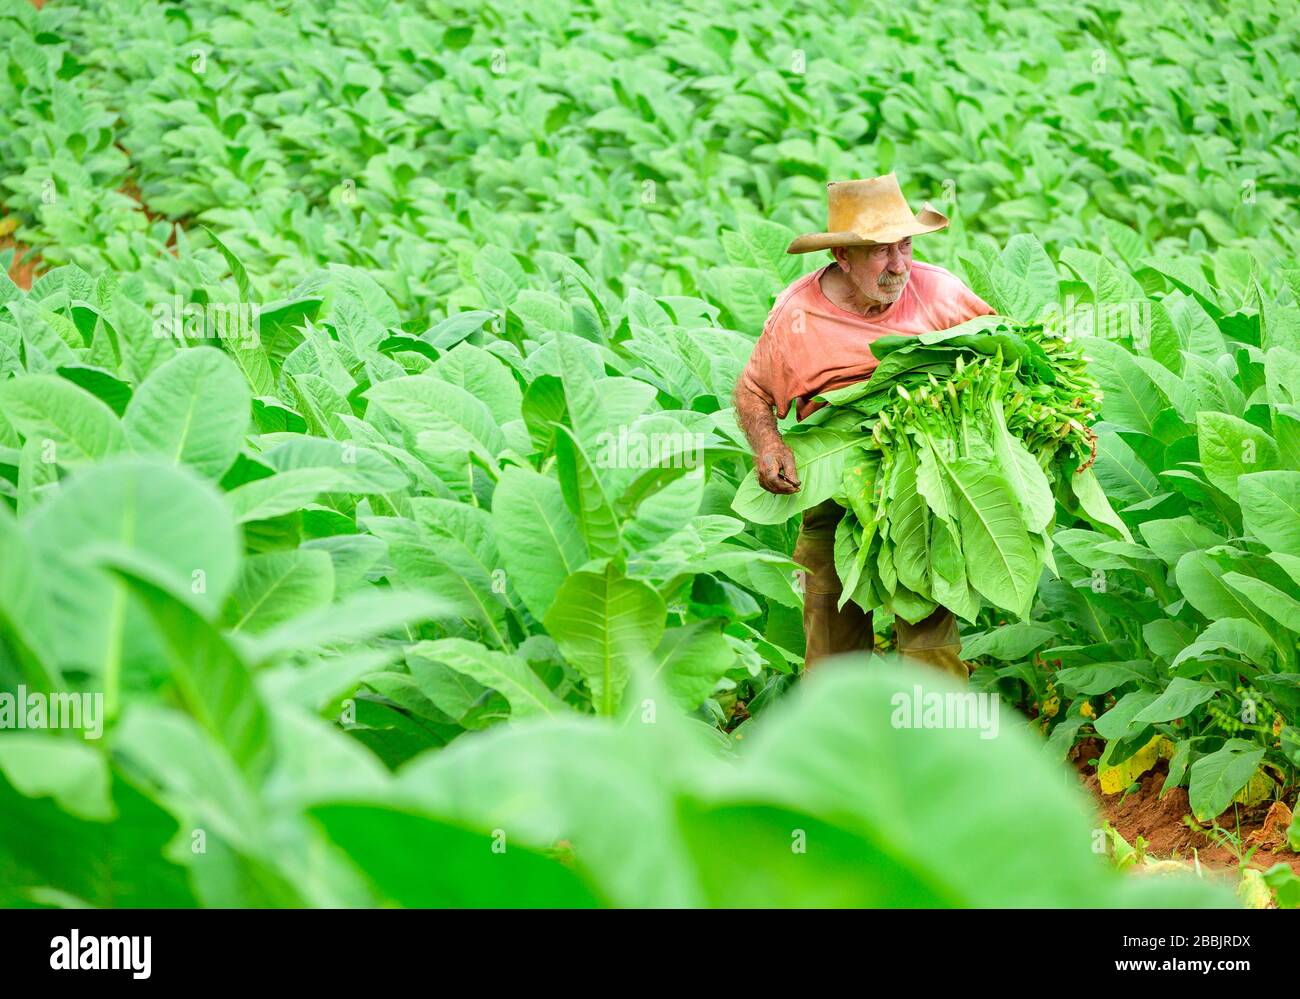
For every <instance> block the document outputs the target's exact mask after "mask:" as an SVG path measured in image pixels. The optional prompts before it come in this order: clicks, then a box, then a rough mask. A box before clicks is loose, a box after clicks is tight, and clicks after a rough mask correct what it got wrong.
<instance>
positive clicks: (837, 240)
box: [785, 202, 948, 253]
mask: <svg viewBox="0 0 1300 999" xmlns="http://www.w3.org/2000/svg"><path fill="white" fill-rule="evenodd" d="M947 225H948V216H947V215H944V214H943V212H939V211H936V210H935V209H934V208H932V207H931V206H930V204H929V203H928V202H927V203H926V206H925V207H924V208H922V209H921V210H920V211H919V212H917V213H916V215H915V217H914V218H913V219H912V221H911V222H903V223H901V224H899V225H892V226H885V227H883V228H881V229H874V230H872V231H871V232H810V233H805V234H804V235H802V236H798V237H796V238H795V240H794V241H793V242H792V243H791V244H790V245H789V246H787V247H786V249H785V252H786V253H812V252H813V251H814V250H831V249H834V248H835V247H837V246H877V245H879V244H881V243H897V242H898V241H899V240H900V239H907V237H908V236H921V235H924V234H925V233H927V232H938V231H939V230H940V229H944V228H946V227H947Z"/></svg>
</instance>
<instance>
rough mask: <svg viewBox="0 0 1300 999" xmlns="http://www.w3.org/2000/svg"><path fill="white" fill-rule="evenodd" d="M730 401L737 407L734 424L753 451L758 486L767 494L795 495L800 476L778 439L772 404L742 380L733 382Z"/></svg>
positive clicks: (791, 457) (790, 455)
mask: <svg viewBox="0 0 1300 999" xmlns="http://www.w3.org/2000/svg"><path fill="white" fill-rule="evenodd" d="M732 400H733V402H734V403H735V405H736V422H737V423H739V424H740V429H741V430H743V431H744V432H745V436H746V437H747V438H749V446H750V448H752V449H753V451H754V469H755V471H756V473H757V475H758V484H759V485H761V486H762V487H763V488H764V489H766V490H767V491H768V492H769V493H794V492H798V491H799V475H798V473H797V471H796V470H795V467H794V455H793V454H791V453H790V449H789V448H788V447H786V444H785V441H783V440H782V439H781V432H780V431H779V430H777V428H776V414H775V413H773V412H772V407H771V405H769V404H768V403H767V401H766V400H764V399H762V398H760V397H759V396H758V394H757V393H755V392H754V390H753V389H750V388H747V387H746V386H745V383H744V381H743V379H742V380H741V381H739V382H737V383H736V391H735V393H734V394H733V396H732ZM783 476H784V477H783Z"/></svg>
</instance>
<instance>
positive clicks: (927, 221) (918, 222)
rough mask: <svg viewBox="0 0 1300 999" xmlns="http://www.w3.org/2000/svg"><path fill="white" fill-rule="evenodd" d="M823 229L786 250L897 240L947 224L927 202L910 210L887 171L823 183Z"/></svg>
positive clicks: (805, 251) (805, 250)
mask: <svg viewBox="0 0 1300 999" xmlns="http://www.w3.org/2000/svg"><path fill="white" fill-rule="evenodd" d="M826 201H827V224H826V232H810V233H807V234H805V235H803V236H800V237H798V238H797V239H796V240H795V241H794V242H793V243H791V244H790V245H789V246H788V247H787V248H786V251H785V252H786V253H811V252H812V251H813V250H829V249H831V247H834V246H873V245H875V244H876V243H897V242H898V241H899V240H900V239H906V238H907V237H908V236H919V235H921V233H924V232H936V231H937V230H939V229H942V228H943V227H944V226H946V225H947V224H948V216H946V215H944V214H943V213H942V212H939V211H937V210H935V208H934V206H933V205H931V204H930V202H928V201H927V202H926V203H925V207H924V208H922V209H921V210H920V211H919V212H915V213H913V211H912V209H911V208H909V207H908V206H907V200H906V199H905V198H904V197H903V192H902V190H901V189H900V188H899V186H898V178H897V177H896V176H895V175H894V174H892V173H887V174H885V175H884V176H883V177H872V178H871V179H870V180H835V181H831V183H829V184H827V185H826Z"/></svg>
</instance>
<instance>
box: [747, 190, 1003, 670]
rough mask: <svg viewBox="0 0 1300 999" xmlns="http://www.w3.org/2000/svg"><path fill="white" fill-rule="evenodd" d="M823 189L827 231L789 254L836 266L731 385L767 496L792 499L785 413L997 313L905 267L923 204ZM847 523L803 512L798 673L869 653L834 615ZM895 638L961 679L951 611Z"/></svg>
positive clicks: (774, 324)
mask: <svg viewBox="0 0 1300 999" xmlns="http://www.w3.org/2000/svg"><path fill="white" fill-rule="evenodd" d="M828 188H829V190H828V196H827V197H828V202H829V213H828V214H829V224H828V226H827V231H826V232H822V233H812V234H809V235H805V236H800V237H799V238H798V239H796V240H795V241H794V242H793V243H791V244H790V246H789V247H788V248H787V250H786V252H787V253H808V252H811V251H814V250H830V251H831V255H832V256H833V257H834V258H835V259H834V262H833V263H832V264H828V265H827V266H825V267H823V268H822V269H821V270H818V271H814V272H813V273H811V274H808V275H805V276H804V277H802V278H800V279H799V280H798V281H796V282H794V284H792V285H790V287H788V288H786V289H785V291H783V292H782V293H781V294H780V295H779V296H778V297H777V300H776V305H775V306H774V307H773V309H772V311H771V313H770V314H769V315H768V317H767V322H766V323H765V324H764V326H763V334H762V336H761V337H760V338H759V340H758V343H757V344H755V346H754V352H753V354H752V355H751V356H750V359H749V363H748V365H747V366H746V367H745V370H744V371H743V372H742V373H741V376H740V380H739V381H738V382H737V384H736V393H735V404H736V419H737V421H738V422H739V423H740V426H741V428H742V429H743V430H744V431H745V436H746V437H748V438H749V443H750V446H751V447H752V448H753V451H754V463H755V465H756V468H757V474H758V481H759V483H760V484H761V485H762V486H763V488H764V489H766V490H767V491H768V492H772V493H793V492H797V491H798V489H799V470H798V469H797V468H795V463H794V456H793V455H792V454H791V453H790V449H789V448H788V447H787V446H786V444H785V442H784V441H783V440H782V439H781V434H780V432H779V431H778V430H777V426H776V419H777V417H784V416H785V415H786V413H787V412H789V409H790V405H791V403H793V404H794V406H795V413H796V416H797V418H798V419H800V420H802V419H804V418H806V417H807V416H808V414H810V413H812V412H813V411H814V410H816V409H818V408H820V406H821V405H822V404H821V403H818V402H815V401H814V399H813V397H814V396H816V395H817V394H818V393H820V392H825V391H828V390H830V389H834V388H840V387H842V386H844V385H851V384H853V383H854V382H860V381H862V380H863V379H864V378H869V377H870V376H871V373H872V372H873V371H874V370H875V368H876V364H877V361H876V358H875V357H874V356H873V355H872V353H871V344H872V342H873V341H875V340H876V339H878V338H879V337H882V336H885V335H886V334H891V333H924V332H927V331H929V330H941V329H948V328H949V327H952V326H956V325H957V324H958V323H963V322H965V321H966V320H968V319H973V318H974V317H976V316H981V315H987V314H989V313H991V312H992V311H993V310H992V309H991V308H989V306H988V305H987V304H986V303H985V302H984V301H983V300H982V299H981V298H980V297H979V296H978V295H976V294H975V293H974V292H973V291H971V290H970V289H969V288H967V287H966V286H965V285H964V284H962V283H961V281H960V280H958V279H957V278H956V277H955V276H953V275H952V274H950V273H949V272H948V271H946V270H944V269H943V268H942V267H935V266H934V265H932V264H924V263H918V262H914V261H913V260H912V237H913V236H919V235H922V234H923V233H929V232H937V231H938V230H940V229H942V228H944V227H945V226H946V225H947V224H948V219H947V218H946V217H945V216H944V215H942V214H941V213H939V212H937V211H935V210H934V209H933V208H932V207H931V206H930V205H929V204H926V205H925V207H924V208H923V209H922V210H921V211H920V212H919V213H916V214H914V213H913V212H912V210H911V209H910V208H909V207H908V205H907V202H906V200H904V198H903V192H902V191H901V190H900V189H899V186H898V180H897V178H896V177H895V176H894V174H892V173H890V174H887V175H885V176H883V177H873V178H872V179H870V180H848V181H839V182H836V183H832V184H830V185H828ZM774 408H775V410H776V416H773V413H772V410H773V409H774ZM842 512H843V511H842V509H841V508H840V507H839V506H838V505H837V504H836V503H835V502H834V500H827V501H826V502H825V503H822V504H820V505H818V506H815V507H813V508H811V509H809V510H807V511H805V512H804V515H803V526H802V530H801V531H800V533H799V542H798V544H797V545H796V547H795V551H794V558H795V561H796V562H798V563H799V564H800V565H802V566H804V567H805V568H806V569H807V574H806V577H805V585H804V612H803V622H804V633H805V635H806V636H807V650H806V652H805V655H804V664H805V668H807V667H810V666H812V665H813V664H814V663H815V662H816V661H817V660H818V659H821V658H823V657H824V656H828V655H832V654H834V653H837V652H851V651H857V650H861V649H870V648H871V647H872V646H873V644H874V632H873V630H872V626H871V614H870V613H869V612H867V611H863V610H862V609H861V608H860V607H858V606H857V605H856V604H854V603H853V602H852V601H850V602H849V603H847V604H845V606H844V609H843V610H842V611H841V610H838V609H837V604H838V603H839V600H840V593H841V586H840V581H839V577H838V575H837V574H836V572H835V527H836V525H837V524H838V523H839V520H840V515H841V513H842ZM894 628H895V635H896V638H897V642H896V645H897V648H898V650H899V651H900V652H902V653H904V654H905V655H907V656H910V657H911V658H913V659H917V660H920V661H922V662H928V663H930V664H932V665H934V666H937V667H939V668H940V669H943V670H944V671H946V672H948V673H951V674H952V675H953V676H956V677H958V678H959V679H962V680H965V679H966V678H967V676H968V671H967V667H966V664H965V663H964V662H962V660H961V656H960V654H959V653H960V651H961V641H960V639H959V637H958V635H957V621H956V619H955V617H954V616H953V614H952V612H951V611H949V610H946V609H945V608H942V607H940V608H939V609H938V610H936V611H935V612H934V613H933V614H931V615H930V616H929V617H928V618H926V619H925V620H923V621H921V622H919V623H917V624H915V625H910V624H908V623H907V622H906V621H902V620H897V621H896V622H895V626H894Z"/></svg>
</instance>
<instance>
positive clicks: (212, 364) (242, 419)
mask: <svg viewBox="0 0 1300 999" xmlns="http://www.w3.org/2000/svg"><path fill="white" fill-rule="evenodd" d="M249 403H250V397H249V392H248V386H247V384H246V383H245V381H244V378H243V376H242V375H241V374H240V373H239V371H238V369H237V368H236V367H235V365H234V364H233V363H232V362H231V361H230V359H229V358H228V357H227V356H226V355H225V354H224V353H222V352H221V351H219V350H207V349H202V348H196V349H193V350H181V351H177V352H176V354H175V355H173V356H172V357H171V359H170V360H168V361H167V362H165V363H164V364H163V365H161V366H160V367H158V368H156V369H155V370H154V371H153V372H152V373H151V374H150V375H149V377H148V378H146V379H145V381H144V384H143V385H141V386H140V387H139V388H138V389H137V390H136V392H135V395H133V396H132V397H131V402H130V403H129V404H128V405H127V407H126V414H125V416H123V418H122V425H123V426H124V428H125V430H126V439H127V441H128V442H129V443H130V445H131V448H132V449H133V450H135V451H138V452H144V453H149V454H158V455H162V456H165V457H167V458H169V459H170V460H172V461H175V462H178V463H180V464H184V465H189V466H190V467H191V468H193V469H194V470H195V471H196V472H198V473H199V474H200V475H202V476H204V477H205V478H209V479H219V478H220V477H221V476H222V474H223V473H224V472H225V471H226V469H228V468H229V467H230V465H231V463H232V462H233V461H234V460H235V456H236V455H237V454H238V453H239V448H240V445H241V444H242V443H243V439H244V431H245V429H246V428H247V424H248V415H249Z"/></svg>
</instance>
